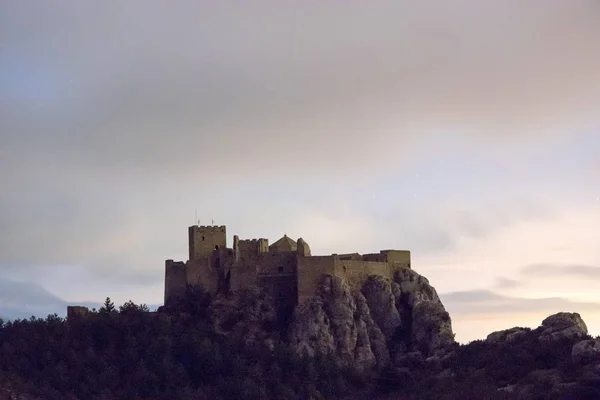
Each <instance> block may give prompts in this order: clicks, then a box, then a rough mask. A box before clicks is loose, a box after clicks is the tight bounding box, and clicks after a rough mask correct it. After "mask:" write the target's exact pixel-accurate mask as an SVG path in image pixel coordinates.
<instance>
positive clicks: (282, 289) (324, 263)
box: [165, 226, 410, 308]
mask: <svg viewBox="0 0 600 400" xmlns="http://www.w3.org/2000/svg"><path fill="white" fill-rule="evenodd" d="M225 234H226V230H225V227H224V226H220V227H217V226H215V227H198V226H196V227H190V228H189V243H190V256H191V257H193V258H190V260H189V261H187V262H186V263H183V262H175V261H173V260H167V261H166V263H165V302H166V301H167V300H168V299H169V298H173V297H180V296H182V295H183V294H185V288H186V286H187V285H201V286H202V287H204V288H205V289H206V290H207V291H209V292H210V293H217V292H219V291H221V292H222V291H227V290H240V289H243V288H246V287H249V286H252V285H258V286H260V287H262V288H264V289H267V290H268V291H270V292H271V293H272V295H273V296H274V298H275V299H276V301H277V303H278V304H280V305H281V306H282V307H284V308H289V306H290V304H292V303H293V304H294V305H296V304H298V303H303V302H304V301H305V300H306V299H308V298H310V297H313V296H314V295H315V290H316V288H317V287H318V285H319V284H320V282H321V279H322V277H323V276H324V275H330V276H338V277H340V278H342V279H344V280H345V281H346V282H348V284H349V285H350V287H352V288H353V289H359V288H360V287H361V286H362V284H363V283H364V282H365V281H366V280H367V278H368V277H369V276H370V275H379V276H385V277H388V278H393V276H394V274H395V272H396V271H397V270H399V269H402V268H410V252H409V251H402V250H382V251H380V252H379V253H373V254H364V255H360V254H358V253H351V254H342V255H337V254H333V255H329V256H311V253H310V248H309V246H308V244H307V243H306V242H304V240H302V239H298V241H297V246H296V245H295V243H296V242H293V241H290V240H289V239H287V237H285V236H284V238H286V239H285V241H284V242H285V243H290V246H289V247H291V248H292V246H293V247H295V248H296V250H295V251H290V250H285V249H284V250H282V249H281V248H279V247H278V246H271V249H269V242H268V240H267V239H252V240H240V239H239V238H238V237H237V236H234V243H233V249H229V248H227V247H226V240H225ZM282 240H283V239H282ZM280 242H281V241H280Z"/></svg>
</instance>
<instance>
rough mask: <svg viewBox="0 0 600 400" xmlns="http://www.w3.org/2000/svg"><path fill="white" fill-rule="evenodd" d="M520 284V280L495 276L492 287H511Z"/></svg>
mask: <svg viewBox="0 0 600 400" xmlns="http://www.w3.org/2000/svg"><path fill="white" fill-rule="evenodd" d="M518 286H520V282H519V281H517V280H515V279H509V278H502V277H500V278H496V282H495V283H494V288H496V289H513V288H516V287H518Z"/></svg>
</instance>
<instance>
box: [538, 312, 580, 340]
mask: <svg viewBox="0 0 600 400" xmlns="http://www.w3.org/2000/svg"><path fill="white" fill-rule="evenodd" d="M540 328H541V334H540V339H541V340H557V339H561V338H576V337H584V336H586V335H587V333H588V330H587V326H586V325H585V322H583V319H581V316H580V315H579V314H578V313H567V312H560V313H557V314H554V315H551V316H549V317H548V318H546V319H545V320H543V321H542V326H541V327H540Z"/></svg>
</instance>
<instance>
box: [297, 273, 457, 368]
mask: <svg viewBox="0 0 600 400" xmlns="http://www.w3.org/2000/svg"><path fill="white" fill-rule="evenodd" d="M289 337H290V342H291V344H292V346H293V348H294V349H295V351H296V352H297V353H298V354H305V355H308V356H315V355H317V354H333V355H335V358H336V359H337V360H339V362H340V363H341V364H343V365H354V366H356V367H357V368H358V369H360V370H369V369H372V368H376V367H381V366H384V365H386V364H387V363H388V361H389V360H390V359H397V358H402V355H404V354H406V353H407V352H415V351H416V352H420V353H421V354H422V356H423V357H425V358H426V357H430V356H442V355H444V354H445V352H446V351H447V350H448V349H449V348H450V346H451V345H452V344H453V343H454V335H453V333H452V325H451V321H450V316H449V315H448V313H447V312H446V310H445V309H444V306H443V305H442V303H441V301H440V299H439V297H438V295H437V293H436V291H435V289H434V288H433V287H431V285H430V284H429V282H428V280H427V279H426V278H424V277H422V276H421V275H419V274H417V273H416V272H414V271H412V270H408V269H407V270H402V271H401V272H399V273H397V274H396V276H395V278H394V280H391V279H388V278H385V277H382V276H370V277H369V278H368V279H367V280H366V282H365V283H364V285H363V286H362V287H361V288H357V289H355V290H351V288H350V287H349V286H348V284H347V283H346V282H345V281H344V280H343V279H342V278H339V277H332V276H325V277H324V278H323V280H322V282H321V284H320V285H319V287H318V289H317V292H316V293H315V296H314V297H313V298H311V299H310V300H308V301H307V302H306V303H304V304H303V305H302V306H300V307H298V308H297V310H296V313H295V318H294V322H293V323H292V325H291V326H290V335H289Z"/></svg>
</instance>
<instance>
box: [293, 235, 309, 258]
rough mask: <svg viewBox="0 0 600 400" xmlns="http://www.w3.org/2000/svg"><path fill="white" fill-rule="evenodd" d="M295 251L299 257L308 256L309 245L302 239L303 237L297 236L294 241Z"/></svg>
mask: <svg viewBox="0 0 600 400" xmlns="http://www.w3.org/2000/svg"><path fill="white" fill-rule="evenodd" d="M296 247H297V249H296V252H297V253H298V255H299V256H301V257H310V247H309V246H308V243H306V242H305V241H304V239H302V238H299V239H298V240H297V241H296Z"/></svg>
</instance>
